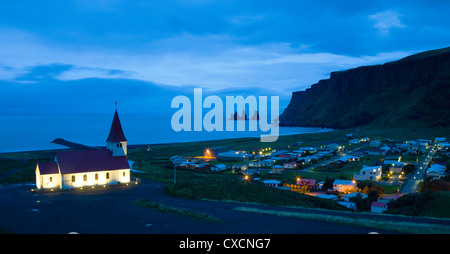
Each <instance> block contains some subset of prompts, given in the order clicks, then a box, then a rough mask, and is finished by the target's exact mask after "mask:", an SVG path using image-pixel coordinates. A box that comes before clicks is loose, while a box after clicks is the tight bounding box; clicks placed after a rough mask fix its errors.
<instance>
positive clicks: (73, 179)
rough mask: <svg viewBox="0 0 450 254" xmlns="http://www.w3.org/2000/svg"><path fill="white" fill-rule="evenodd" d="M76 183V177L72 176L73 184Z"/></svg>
mask: <svg viewBox="0 0 450 254" xmlns="http://www.w3.org/2000/svg"><path fill="white" fill-rule="evenodd" d="M73 182H75V176H74V175H73V176H72V183H73Z"/></svg>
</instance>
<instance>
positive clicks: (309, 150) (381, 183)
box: [168, 132, 450, 213]
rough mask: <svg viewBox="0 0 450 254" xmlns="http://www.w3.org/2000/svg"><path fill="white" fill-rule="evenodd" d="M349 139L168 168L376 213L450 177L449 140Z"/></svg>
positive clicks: (236, 153) (220, 153)
mask: <svg viewBox="0 0 450 254" xmlns="http://www.w3.org/2000/svg"><path fill="white" fill-rule="evenodd" d="M346 139H347V140H348V142H347V143H329V144H323V145H320V146H313V147H307V146H302V142H301V141H297V142H296V143H293V144H291V145H289V146H286V147H282V148H278V149H274V148H271V147H265V148H251V149H248V150H245V151H243V150H231V149H230V147H211V148H205V149H204V150H203V155H202V156H193V157H192V156H191V157H185V156H182V155H174V156H172V157H171V158H170V161H171V163H172V164H171V165H170V166H168V167H169V168H173V169H174V170H175V171H177V170H188V171H194V172H205V173H206V172H209V173H217V174H231V175H235V177H236V178H238V179H239V180H240V181H242V182H244V183H248V184H261V185H264V186H266V187H271V188H278V189H282V190H286V191H293V192H299V193H303V194H307V195H311V196H316V197H319V198H324V199H329V200H333V201H336V202H337V203H338V204H340V205H342V206H345V207H347V208H349V209H351V210H354V211H370V212H373V213H382V212H384V211H386V210H387V207H388V206H387V204H388V203H389V202H390V201H391V200H396V199H398V198H399V197H401V196H403V195H405V194H408V193H413V192H417V191H418V188H419V187H418V186H419V184H418V183H420V182H421V181H422V179H428V180H436V179H441V178H444V177H446V176H448V172H447V170H446V169H447V165H446V161H448V159H449V158H450V143H449V142H447V141H446V138H440V137H437V138H435V140H428V139H417V140H404V141H396V140H391V139H389V138H385V139H382V138H380V137H377V139H376V140H371V139H370V138H368V137H362V136H361V135H360V134H359V133H357V132H356V133H350V134H346ZM420 172H422V174H420V175H419V173H420ZM339 173H340V174H339ZM325 175H326V178H325V179H323V178H324V177H325ZM329 175H332V176H337V177H335V178H329V177H328V176H329ZM314 176H319V177H314ZM408 180H411V181H412V182H414V183H415V185H413V186H414V188H413V189H411V190H408V188H406V184H405V183H406V182H407V181H408Z"/></svg>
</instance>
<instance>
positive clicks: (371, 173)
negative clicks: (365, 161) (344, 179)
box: [353, 165, 381, 181]
mask: <svg viewBox="0 0 450 254" xmlns="http://www.w3.org/2000/svg"><path fill="white" fill-rule="evenodd" d="M380 178H381V166H374V167H369V166H366V165H363V168H362V169H361V170H360V171H359V173H357V172H355V173H354V174H353V179H355V180H358V181H366V180H374V181H378V180H380Z"/></svg>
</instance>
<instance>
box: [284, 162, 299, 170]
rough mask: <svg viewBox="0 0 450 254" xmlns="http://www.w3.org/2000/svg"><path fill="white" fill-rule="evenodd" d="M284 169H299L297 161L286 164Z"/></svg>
mask: <svg viewBox="0 0 450 254" xmlns="http://www.w3.org/2000/svg"><path fill="white" fill-rule="evenodd" d="M283 167H284V168H285V169H295V168H296V167H297V163H296V162H295V161H291V162H289V163H284V164H283Z"/></svg>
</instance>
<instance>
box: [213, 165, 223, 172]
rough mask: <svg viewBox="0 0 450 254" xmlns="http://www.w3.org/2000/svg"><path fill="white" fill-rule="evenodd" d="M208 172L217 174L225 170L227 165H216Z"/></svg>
mask: <svg viewBox="0 0 450 254" xmlns="http://www.w3.org/2000/svg"><path fill="white" fill-rule="evenodd" d="M210 170H211V171H217V172H219V171H224V170H227V165H225V164H217V165H214V166H212V167H211V169H210Z"/></svg>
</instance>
